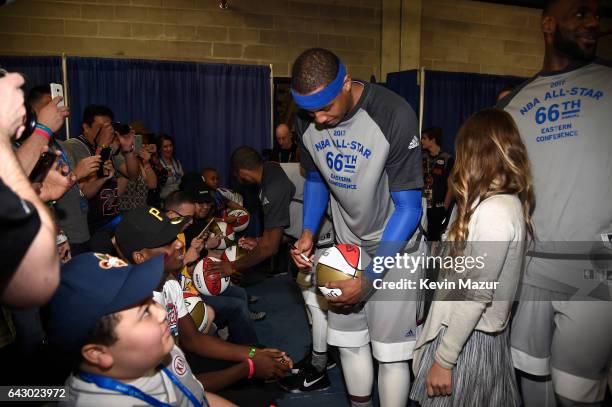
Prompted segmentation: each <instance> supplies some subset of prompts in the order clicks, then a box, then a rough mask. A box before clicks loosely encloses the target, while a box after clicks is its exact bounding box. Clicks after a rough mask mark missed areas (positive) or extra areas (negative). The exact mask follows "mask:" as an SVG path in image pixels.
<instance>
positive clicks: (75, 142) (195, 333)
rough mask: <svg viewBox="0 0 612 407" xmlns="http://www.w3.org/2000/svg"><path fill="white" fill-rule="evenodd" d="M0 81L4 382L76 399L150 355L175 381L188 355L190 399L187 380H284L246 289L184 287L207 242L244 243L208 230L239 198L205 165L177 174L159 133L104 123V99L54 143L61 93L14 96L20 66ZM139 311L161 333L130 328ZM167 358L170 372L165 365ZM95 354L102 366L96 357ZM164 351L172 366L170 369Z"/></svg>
mask: <svg viewBox="0 0 612 407" xmlns="http://www.w3.org/2000/svg"><path fill="white" fill-rule="evenodd" d="M2 76H3V77H2V78H1V79H0V99H1V100H2V102H1V103H2V105H1V106H0V111H1V113H0V134H1V138H2V142H1V144H2V147H1V148H2V152H1V155H2V164H1V167H2V168H1V169H0V189H1V193H2V197H3V199H2V217H3V224H6V225H7V230H5V231H3V234H2V237H3V240H4V241H3V243H4V245H3V249H2V259H3V261H4V265H5V268H4V269H5V272H4V273H3V286H2V314H1V320H0V339H1V342H0V349H1V350H0V352H1V353H2V357H3V361H11V360H14V361H17V360H22V361H27V364H28V367H27V369H25V368H24V369H17V372H16V374H15V377H14V378H15V380H16V382H15V383H19V384H45V385H52V384H56V385H61V384H63V383H66V385H67V386H69V387H70V389H71V394H73V395H74V397H77V398H78V401H79V403H86V402H87V397H89V396H87V393H88V391H90V390H91V388H90V387H89V386H90V384H91V383H92V380H93V382H95V380H94V379H91V378H89V376H87V375H92V377H95V376H96V374H104V375H106V376H109V371H110V372H112V374H111V375H110V376H111V377H115V378H122V377H129V378H138V377H141V376H144V375H145V373H147V372H148V371H150V370H151V369H155V368H156V366H157V365H158V364H159V363H162V364H165V365H166V366H167V367H168V369H170V370H171V371H172V372H171V373H174V374H178V375H179V376H182V375H184V373H185V369H187V370H190V368H189V364H191V365H192V366H193V367H194V368H193V369H191V372H192V373H193V375H189V376H190V377H191V378H193V380H192V381H191V382H189V380H191V379H189V380H187V382H185V381H184V384H185V385H186V387H187V388H188V390H189V391H190V392H191V395H194V394H195V396H196V398H197V397H200V398H201V397H202V396H201V395H202V394H204V393H203V392H202V391H201V390H198V388H199V389H201V388H202V385H201V384H197V383H196V379H197V381H199V382H200V383H204V382H206V397H207V399H208V402H209V403H210V404H211V405H230V404H231V403H230V402H228V401H226V400H224V399H221V398H220V397H216V396H215V395H213V394H211V393H209V391H213V392H216V391H220V390H223V389H226V388H228V387H231V386H233V385H234V387H235V386H238V387H239V388H241V387H243V385H244V383H247V380H248V379H251V378H255V379H271V378H275V377H276V378H278V377H282V376H284V374H285V373H286V372H287V371H288V370H289V369H290V367H291V365H292V361H291V360H290V358H289V357H288V356H287V355H286V354H285V353H284V352H282V351H280V350H277V349H268V348H265V347H264V346H263V345H261V344H260V342H259V340H258V338H257V334H256V332H255V328H254V321H258V320H261V319H263V318H265V316H266V314H265V313H264V312H255V311H251V310H250V309H249V304H251V303H254V302H256V301H257V298H256V297H251V296H248V295H247V293H246V290H244V288H242V287H240V286H239V285H235V284H233V283H232V284H230V285H229V287H227V289H225V291H223V292H222V293H221V294H219V295H209V296H205V295H203V294H202V293H201V292H199V291H198V290H197V289H196V288H195V287H194V284H193V282H192V278H193V277H192V273H193V271H194V268H195V267H196V266H197V265H198V263H200V265H201V264H203V259H204V258H206V257H207V256H210V257H220V256H221V255H223V250H219V247H221V245H220V244H221V243H228V244H230V245H231V244H233V245H235V244H239V245H240V247H241V248H242V249H243V250H247V249H252V248H253V244H255V245H256V240H255V239H251V240H249V241H248V242H247V241H245V240H244V239H241V238H240V235H239V236H237V237H235V238H234V241H232V242H229V241H227V239H228V237H227V236H225V235H224V234H223V233H222V231H221V230H219V229H218V228H217V229H214V228H213V227H209V226H210V225H211V223H215V224H217V223H216V222H218V224H225V225H228V226H227V227H228V228H231V226H232V225H234V224H236V223H237V222H238V218H237V216H235V215H229V214H228V213H229V212H231V211H232V210H234V209H239V210H242V211H245V212H246V213H248V211H247V210H246V209H245V208H244V207H243V206H242V204H243V198H242V196H241V195H240V194H239V193H237V192H235V191H232V190H231V189H228V188H222V187H220V185H219V176H218V173H217V171H216V169H214V168H212V167H207V168H205V169H204V170H203V171H201V172H199V173H195V172H192V173H189V172H186V171H185V170H184V169H183V165H182V164H181V162H180V161H179V160H178V159H177V158H176V156H175V154H174V151H175V150H174V139H173V138H172V137H171V136H170V135H168V134H160V135H155V134H152V133H150V132H148V131H147V130H146V127H145V125H144V124H143V123H141V122H134V123H131V124H124V123H119V122H116V121H115V120H114V113H113V111H112V110H111V109H110V108H108V107H106V106H102V105H89V106H87V107H86V108H85V109H84V112H83V114H82V133H81V134H80V135H78V136H77V137H74V138H71V139H68V140H60V137H59V136H57V135H58V134H59V133H61V129H62V127H63V125H64V122H65V118H66V117H68V116H69V115H70V114H71V112H70V111H69V109H68V107H65V106H64V104H63V103H62V98H61V97H56V98H54V99H52V98H51V93H50V89H49V87H48V86H35V87H32V88H31V89H30V91H29V92H28V93H27V95H24V92H23V90H22V89H23V88H24V87H25V86H24V78H23V77H22V76H21V75H20V74H17V73H7V72H3V75H2ZM26 111H27V113H28V114H27V115H26ZM74 113H75V112H72V117H75V115H74ZM26 116H27V117H28V120H30V119H31V121H32V123H31V124H30V123H28V120H24V117H26ZM24 121H25V124H24ZM294 150H295V149H294ZM252 210H253V209H252ZM255 210H256V209H255ZM213 229H214V231H213ZM225 232H228V231H227V229H226V230H225ZM227 234H229V233H227ZM224 240H226V241H225V242H224ZM160 259H163V261H160ZM60 267H61V271H60ZM106 269H117V270H116V279H117V281H110V280H109V277H108V274H107V273H102V271H104V270H106ZM60 275H61V279H60ZM145 275H148V277H146V278H145ZM128 287H131V290H128ZM190 296H196V297H199V298H201V299H202V300H203V303H204V307H205V311H204V315H205V318H204V322H202V324H201V325H200V326H197V325H196V322H195V321H196V318H195V317H192V315H191V313H190V312H191V309H190V308H189V306H188V305H187V301H186V299H188V298H189V297H190ZM134 304H136V305H134ZM126 307H127V308H126ZM144 309H146V310H144ZM142 312H144V313H145V314H146V315H147V318H150V319H151V323H150V324H151V326H150V327H148V328H143V329H153V328H154V327H153V326H156V327H157V329H159V328H160V327H161V330H162V333H161V337H159V335H157V337H156V336H155V335H153V336H151V335H148V336H147V335H144V331H143V333H142V334H139V329H140V328H139V327H138V325H139V324H142V321H144V317H143V316H142V315H140V314H141V313H142ZM162 315H163V317H162ZM129 324H132V326H131V327H130V326H129ZM124 325H125V326H124ZM165 330H168V332H169V335H166V332H165ZM168 337H169V338H171V339H170V340H168ZM156 340H157V341H158V342H155V341H156ZM129 341H133V342H131V343H130V345H129V346H127V345H126V342H129ZM173 343H175V344H180V346H181V347H180V349H179V348H178V347H177V346H174V345H173ZM126 346H127V347H126ZM156 347H157V348H156ZM122 348H123V349H122ZM126 352H129V353H130V354H128V353H126ZM156 352H157V353H156ZM183 352H184V353H183ZM144 353H150V355H148V357H145V356H143V355H144ZM168 353H170V354H171V355H172V357H173V360H174V362H173V363H174V367H173V366H170V365H168V364H167V363H166V359H167V355H168ZM101 354H103V355H106V356H111V355H112V356H113V357H114V358H115V361H114V362H111V363H110V365H109V364H108V363H109V362H108V360H105V359H104V357H101V356H100V355H101ZM139 356H142V357H141V358H139ZM176 358H179V359H180V360H181V361H182V362H181V363H183V365H182V366H183V367H182V368H181V367H179V368H178V370H177V368H176ZM187 361H189V364H188V363H187ZM53 362H58V363H53ZM67 362H68V363H67ZM185 366H187V367H186V368H185ZM181 369H182V370H181ZM157 373H158V374H159V375H160V377H161V375H162V373H160V371H157ZM147 374H148V373H147ZM86 376H87V377H86ZM248 383H250V382H248ZM249 386H252V385H249ZM94 387H95V386H94ZM148 390H150V391H149V392H148V393H149V394H155V393H156V391H157V390H159V389H157V388H156V387H155V386H153V387H151V388H149V389H148ZM244 391H247V392H248V389H247V390H244ZM109 397H110V396H109ZM185 397H187V398H189V397H190V396H189V395H188V394H187V393H185ZM238 399H240V397H238ZM108 400H109V402H111V401H112V398H109V399H108Z"/></svg>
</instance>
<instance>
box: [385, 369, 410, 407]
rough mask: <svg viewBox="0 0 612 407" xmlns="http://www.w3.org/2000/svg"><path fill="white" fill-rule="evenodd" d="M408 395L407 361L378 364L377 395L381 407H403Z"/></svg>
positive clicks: (408, 376) (408, 375)
mask: <svg viewBox="0 0 612 407" xmlns="http://www.w3.org/2000/svg"><path fill="white" fill-rule="evenodd" d="M409 394H410V369H409V368H408V361H401V362H388V363H383V362H381V363H379V364H378V395H379V396H380V405H381V407H404V406H406V404H407V402H408V395H409Z"/></svg>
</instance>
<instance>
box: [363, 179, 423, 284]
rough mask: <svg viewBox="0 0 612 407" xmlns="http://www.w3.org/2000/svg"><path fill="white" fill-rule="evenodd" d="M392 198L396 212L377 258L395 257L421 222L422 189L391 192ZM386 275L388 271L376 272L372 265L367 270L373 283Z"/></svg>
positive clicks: (383, 238)
mask: <svg viewBox="0 0 612 407" xmlns="http://www.w3.org/2000/svg"><path fill="white" fill-rule="evenodd" d="M391 198H392V199H393V203H395V211H394V212H393V215H391V218H390V219H389V221H388V222H387V226H385V230H384V231H383V235H382V239H381V242H380V246H379V247H378V250H377V251H376V257H381V256H382V257H395V254H396V253H397V252H399V251H400V250H402V249H403V248H404V246H405V245H406V241H407V240H408V238H409V237H410V236H412V233H414V231H415V229H416V228H417V226H418V224H419V221H420V220H421V214H422V212H423V209H422V207H421V190H420V189H409V190H406V191H397V192H391ZM385 273H386V270H383V271H379V272H378V273H376V272H374V271H373V269H372V264H370V265H369V266H368V267H367V269H366V272H365V277H366V278H367V279H368V280H370V281H373V280H374V279H377V278H383V276H384V274H385Z"/></svg>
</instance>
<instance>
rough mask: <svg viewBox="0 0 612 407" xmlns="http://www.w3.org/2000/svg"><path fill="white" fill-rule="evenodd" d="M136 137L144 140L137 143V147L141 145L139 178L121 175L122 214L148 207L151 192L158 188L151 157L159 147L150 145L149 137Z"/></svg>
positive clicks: (119, 183) (119, 181)
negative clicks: (132, 178) (131, 178)
mask: <svg viewBox="0 0 612 407" xmlns="http://www.w3.org/2000/svg"><path fill="white" fill-rule="evenodd" d="M135 137H140V138H141V140H142V143H135V145H139V144H140V148H139V149H138V151H136V156H137V157H138V170H139V171H138V178H137V179H136V180H130V179H129V178H127V177H126V176H125V174H123V173H120V174H119V175H120V177H119V179H118V180H117V185H118V192H119V210H120V211H121V212H125V211H129V210H132V209H135V208H143V207H145V206H147V198H148V196H149V191H150V190H154V189H156V188H157V174H156V173H155V170H154V169H153V167H152V165H151V156H152V154H153V153H155V151H157V147H156V146H155V144H149V143H148V141H149V140H148V137H146V135H144V134H143V135H138V134H137V135H136V136H135Z"/></svg>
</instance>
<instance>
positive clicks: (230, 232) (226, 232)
mask: <svg viewBox="0 0 612 407" xmlns="http://www.w3.org/2000/svg"><path fill="white" fill-rule="evenodd" d="M209 230H210V233H213V234H214V235H215V236H219V235H221V236H223V239H221V242H220V243H219V246H217V247H215V249H219V250H225V249H227V248H228V247H229V246H231V245H232V244H233V243H234V238H235V235H234V228H232V225H228V224H227V223H226V222H220V221H219V222H213V223H211V224H210V228H209Z"/></svg>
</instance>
